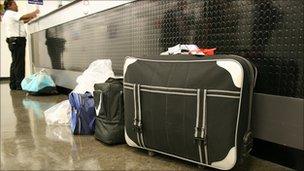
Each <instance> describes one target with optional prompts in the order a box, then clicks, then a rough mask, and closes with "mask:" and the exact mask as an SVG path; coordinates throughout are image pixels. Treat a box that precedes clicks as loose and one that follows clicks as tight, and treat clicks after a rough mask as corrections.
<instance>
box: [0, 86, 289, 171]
mask: <svg viewBox="0 0 304 171" xmlns="http://www.w3.org/2000/svg"><path fill="white" fill-rule="evenodd" d="M0 87H1V170H213V169H209V168H200V167H197V165H195V164H191V163H189V162H185V161H182V160H179V159H174V158H171V157H167V156H164V155H161V154H156V155H155V156H149V155H148V154H147V152H146V151H144V150H140V149H135V148H131V147H128V146H127V145H126V144H123V145H116V146H108V145H104V144H102V143H100V142H99V141H97V140H96V139H95V138H94V137H93V136H73V135H71V133H70V129H69V127H68V126H49V125H46V123H45V120H44V115H43V111H45V110H46V109H48V108H49V107H51V106H53V105H54V104H56V103H59V102H61V101H63V100H66V99H67V96H66V95H56V96H47V97H35V96H27V95H26V93H24V92H22V91H10V90H9V86H8V84H7V83H4V82H2V83H1V84H0ZM237 170H290V169H288V168H285V167H282V166H280V165H277V164H274V163H271V162H268V161H264V160H261V159H258V158H255V157H250V158H249V160H248V163H247V164H246V165H243V166H241V167H239V168H238V169H237Z"/></svg>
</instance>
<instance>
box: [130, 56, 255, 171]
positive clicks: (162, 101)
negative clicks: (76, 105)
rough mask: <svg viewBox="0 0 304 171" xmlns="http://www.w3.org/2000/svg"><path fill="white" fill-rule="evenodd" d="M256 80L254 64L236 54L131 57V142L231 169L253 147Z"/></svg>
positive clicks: (149, 148) (186, 158)
mask: <svg viewBox="0 0 304 171" xmlns="http://www.w3.org/2000/svg"><path fill="white" fill-rule="evenodd" d="M164 58H166V59H164ZM254 82H255V71H254V68H253V66H252V65H251V63H250V62H249V61H247V60H246V59H244V58H242V57H239V56H234V55H220V56H213V57H212V58H210V57H209V58H205V57H204V58H195V57H190V56H166V57H154V58H151V59H143V58H135V57H127V58H126V60H125V64H124V101H125V140H126V142H127V144H128V145H129V146H132V147H137V148H142V149H147V150H149V151H154V152H158V153H162V154H166V155H169V156H173V157H176V158H180V159H183V160H186V161H190V162H193V163H197V164H200V165H204V166H210V167H213V168H217V169H222V170H229V169H231V168H233V167H234V166H235V164H236V163H237V161H238V162H239V161H240V160H241V159H243V156H244V154H247V153H248V151H249V149H250V148H249V146H250V145H249V144H250V143H251V141H252V138H251V136H250V135H251V133H250V117H251V116H250V115H251V99H252V94H253V86H254Z"/></svg>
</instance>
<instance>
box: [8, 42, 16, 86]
mask: <svg viewBox="0 0 304 171" xmlns="http://www.w3.org/2000/svg"><path fill="white" fill-rule="evenodd" d="M16 47H17V44H16V42H10V43H8V48H9V50H10V51H11V56H12V63H11V67H10V83H9V86H10V89H11V90H16V88H17V86H16V75H15V70H16V58H17V57H16V55H17V53H16V49H17V48H16Z"/></svg>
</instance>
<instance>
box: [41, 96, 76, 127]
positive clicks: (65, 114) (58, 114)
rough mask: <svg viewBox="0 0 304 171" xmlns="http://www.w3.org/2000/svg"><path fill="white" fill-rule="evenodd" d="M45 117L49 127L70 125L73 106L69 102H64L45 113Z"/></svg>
mask: <svg viewBox="0 0 304 171" xmlns="http://www.w3.org/2000/svg"><path fill="white" fill-rule="evenodd" d="M44 117H45V121H46V123H47V124H48V125H54V124H70V120H71V105H70V102H69V100H65V101H62V102H60V103H58V104H56V105H55V106H52V107H51V108H49V109H47V110H46V111H44Z"/></svg>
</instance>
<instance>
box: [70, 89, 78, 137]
mask: <svg viewBox="0 0 304 171" xmlns="http://www.w3.org/2000/svg"><path fill="white" fill-rule="evenodd" d="M69 102H70V104H71V110H72V112H71V130H72V132H73V133H74V132H75V129H76V123H77V111H79V110H80V103H79V96H78V94H77V93H73V92H72V93H70V94H69ZM75 109H76V111H75Z"/></svg>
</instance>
